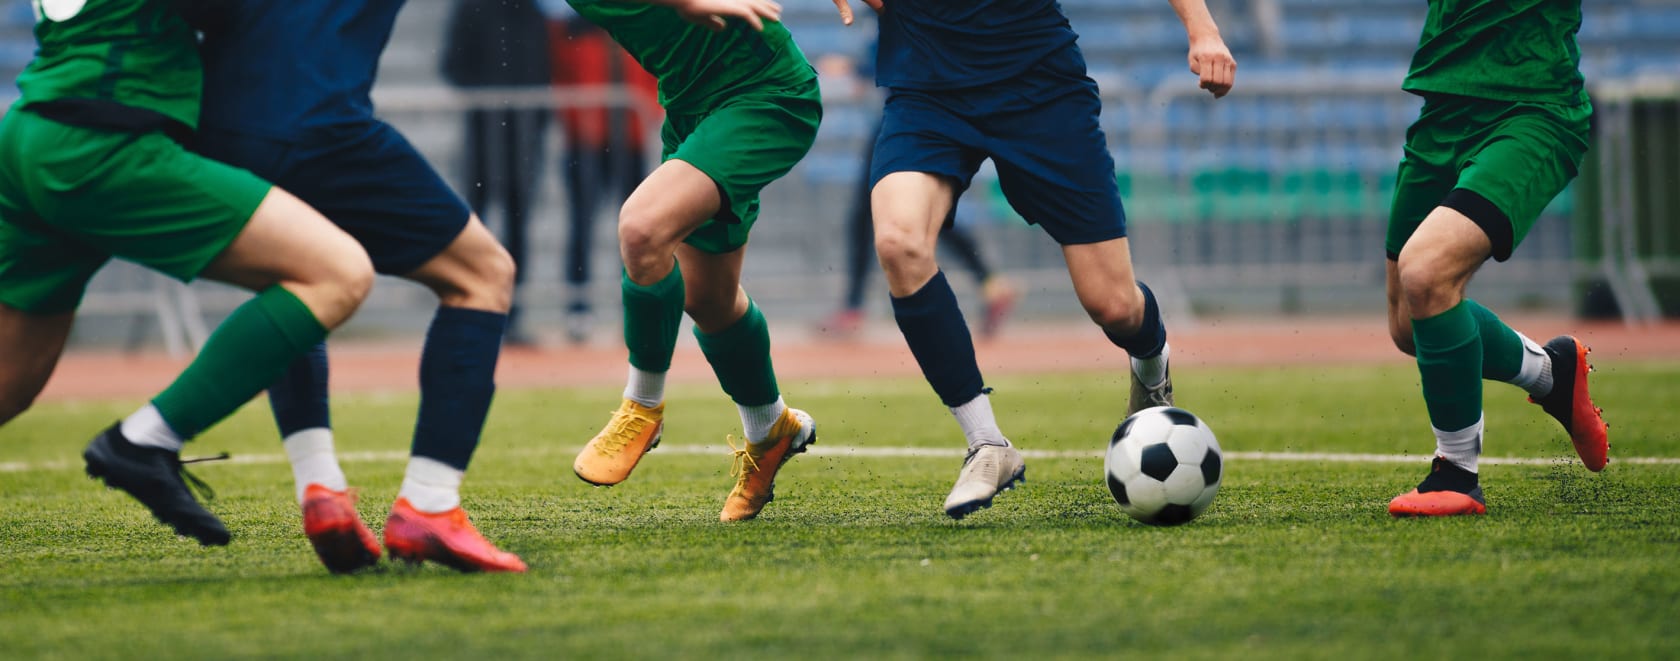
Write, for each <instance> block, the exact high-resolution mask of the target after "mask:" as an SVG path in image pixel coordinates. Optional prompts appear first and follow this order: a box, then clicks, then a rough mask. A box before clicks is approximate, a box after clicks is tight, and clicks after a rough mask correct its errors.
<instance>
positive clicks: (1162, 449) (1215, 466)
mask: <svg viewBox="0 0 1680 661" xmlns="http://www.w3.org/2000/svg"><path fill="white" fill-rule="evenodd" d="M1224 470H1225V462H1224V457H1223V456H1222V455H1221V454H1220V451H1219V439H1216V438H1214V437H1213V430H1212V429H1208V426H1207V424H1206V423H1204V422H1202V420H1201V418H1198V417H1196V416H1195V414H1193V413H1191V412H1189V411H1186V410H1184V409H1180V408H1173V407H1170V406H1157V407H1154V408H1148V409H1144V410H1142V411H1138V412H1137V413H1134V414H1132V416H1131V417H1129V418H1126V420H1125V421H1124V422H1121V423H1120V427H1119V428H1117V429H1115V430H1114V437H1113V438H1111V439H1110V440H1109V442H1108V454H1107V456H1106V458H1105V459H1104V460H1103V472H1104V473H1105V474H1106V476H1107V480H1108V490H1109V492H1110V493H1113V494H1114V500H1115V501H1116V502H1119V503H1120V509H1122V510H1124V511H1125V512H1126V513H1127V514H1129V515H1131V517H1132V518H1134V519H1137V520H1139V521H1142V522H1144V523H1147V524H1150V525H1156V526H1176V525H1178V524H1180V523H1184V522H1186V521H1189V520H1191V519H1194V518H1196V517H1197V516H1198V515H1200V514H1201V513H1202V512H1204V511H1206V510H1207V508H1208V505H1210V504H1212V503H1213V496H1214V494H1217V493H1219V481H1220V478H1221V477H1222V476H1223V475H1224Z"/></svg>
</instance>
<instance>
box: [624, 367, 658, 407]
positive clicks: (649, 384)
mask: <svg viewBox="0 0 1680 661" xmlns="http://www.w3.org/2000/svg"><path fill="white" fill-rule="evenodd" d="M624 398H625V399H628V400H630V401H632V402H635V403H637V404H641V405H642V406H646V407H648V408H650V409H651V408H653V407H655V406H659V403H660V402H663V401H665V373H664V372H645V371H642V370H639V369H636V366H635V365H631V366H630V379H629V382H628V383H626V384H625V385H624Z"/></svg>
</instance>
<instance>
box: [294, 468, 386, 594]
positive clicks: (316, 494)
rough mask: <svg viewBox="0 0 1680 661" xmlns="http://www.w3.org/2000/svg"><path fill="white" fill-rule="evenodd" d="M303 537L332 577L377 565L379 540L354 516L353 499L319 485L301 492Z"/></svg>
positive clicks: (351, 495) (347, 493)
mask: <svg viewBox="0 0 1680 661" xmlns="http://www.w3.org/2000/svg"><path fill="white" fill-rule="evenodd" d="M303 534H304V535H305V536H307V537H309V543H310V544H311V545H313V546H314V547H315V555H317V556H320V558H321V564H323V565H326V566H327V571H330V572H332V573H334V574H348V573H350V572H353V571H356V570H358V569H361V568H363V567H372V566H373V565H375V564H378V562H379V540H377V539H375V538H374V536H373V531H371V530H368V527H367V524H364V523H362V517H361V515H360V514H357V513H356V496H355V494H352V493H350V491H349V490H348V489H347V490H344V491H333V490H332V489H329V488H327V487H325V486H322V485H320V484H311V485H309V486H308V487H305V488H304V490H303Z"/></svg>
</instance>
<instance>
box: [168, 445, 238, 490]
mask: <svg viewBox="0 0 1680 661" xmlns="http://www.w3.org/2000/svg"><path fill="white" fill-rule="evenodd" d="M231 456H232V455H229V454H228V453H226V452H223V453H221V454H216V455H211V456H208V457H193V458H191V459H181V458H179V457H177V458H176V459H175V472H176V473H178V474H179V475H180V476H181V481H182V482H183V483H185V484H186V485H187V487H188V488H190V489H192V491H193V493H196V494H198V497H199V498H200V499H203V500H204V501H206V502H208V501H212V500H215V499H216V490H215V489H212V488H210V484H209V483H208V482H205V481H204V480H201V479H198V476H197V475H193V474H192V473H189V472H187V467H186V466H187V464H201V463H204V462H207V461H226V460H227V459H229V458H230V457H231Z"/></svg>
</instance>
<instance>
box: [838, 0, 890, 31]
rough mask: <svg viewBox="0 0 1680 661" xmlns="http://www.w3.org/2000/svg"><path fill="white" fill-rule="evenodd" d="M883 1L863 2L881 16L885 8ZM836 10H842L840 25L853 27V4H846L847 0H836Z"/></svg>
mask: <svg viewBox="0 0 1680 661" xmlns="http://www.w3.org/2000/svg"><path fill="white" fill-rule="evenodd" d="M881 1H882V0H863V4H866V5H869V8H870V9H873V10H875V13H877V14H879V13H881V9H882V7H883V5H882V4H881ZM834 8H835V9H838V10H840V23H841V24H844V25H851V24H852V5H851V3H849V2H846V0H834Z"/></svg>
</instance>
